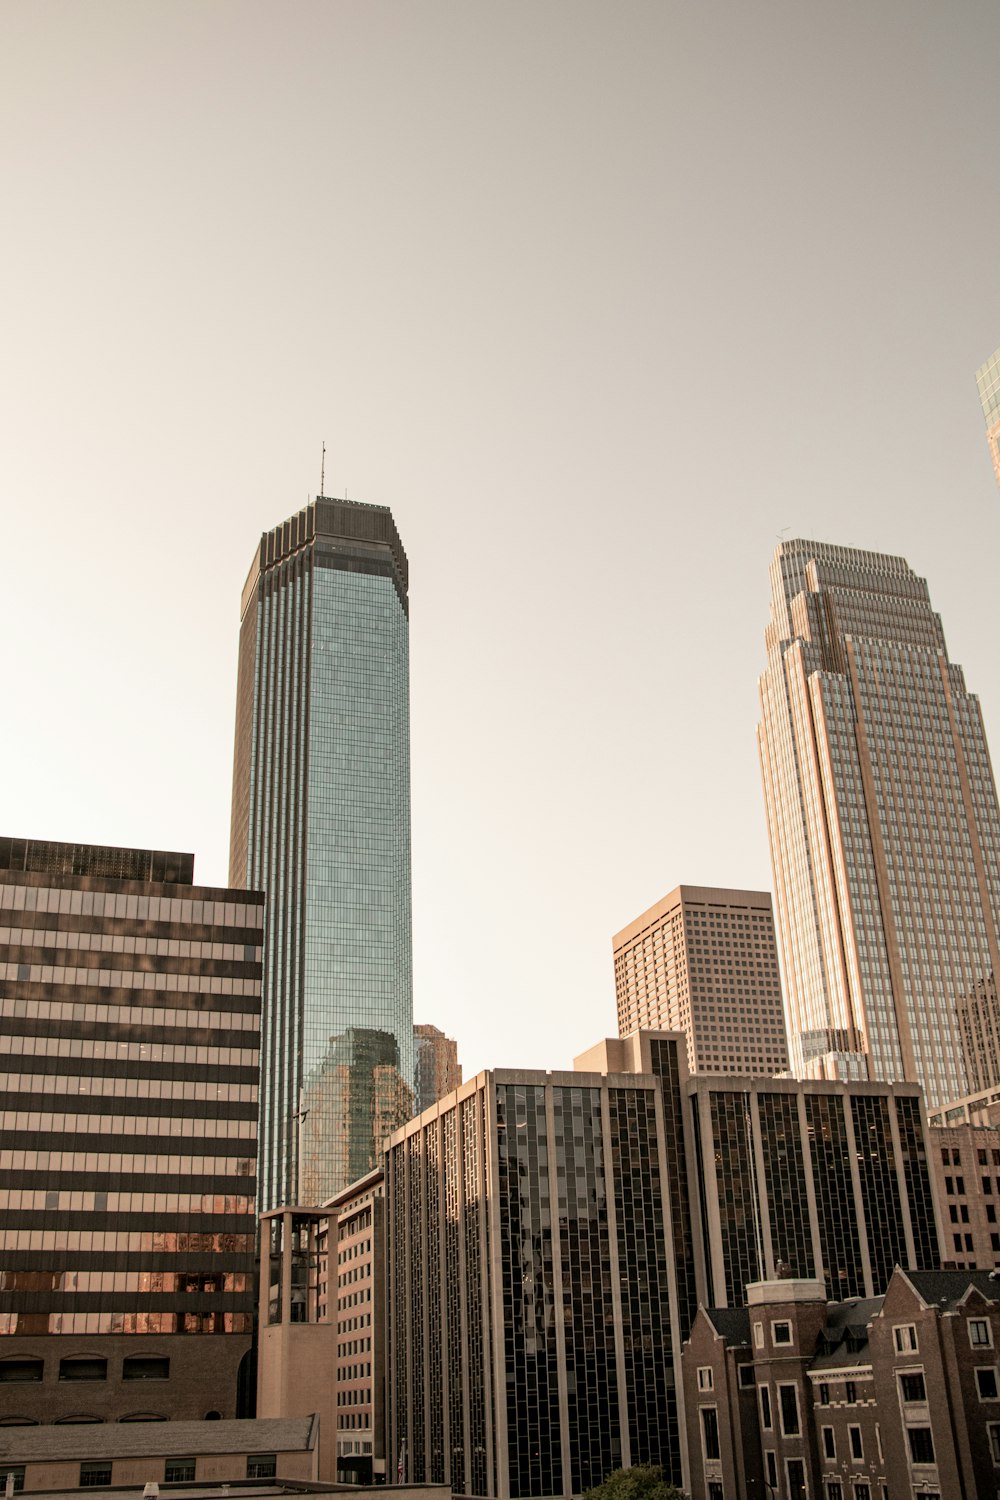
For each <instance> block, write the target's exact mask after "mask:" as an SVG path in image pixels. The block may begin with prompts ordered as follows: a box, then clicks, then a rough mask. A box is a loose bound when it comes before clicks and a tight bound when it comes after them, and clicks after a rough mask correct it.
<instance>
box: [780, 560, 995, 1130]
mask: <svg viewBox="0 0 1000 1500" xmlns="http://www.w3.org/2000/svg"><path fill="white" fill-rule="evenodd" d="M766 644H767V658H768V659H767V668H766V670H765V672H764V674H763V676H762V677H761V679H760V699H761V720H760V726H759V731H758V744H759V749H760V758H761V770H762V776H763V785H764V799H765V806H766V812H767V823H768V835H769V839H770V845H771V860H772V865H773V869H774V881H775V905H776V908H777V916H778V935H779V942H780V946H781V953H782V964H783V976H784V983H785V998H786V1004H787V1008H788V1016H789V1032H790V1038H789V1039H790V1043H791V1052H792V1067H793V1070H794V1071H795V1072H797V1073H806V1074H809V1075H811V1076H827V1077H841V1078H850V1077H855V1078H865V1077H869V1078H873V1079H884V1080H893V1079H908V1080H912V1081H915V1082H919V1083H921V1084H922V1085H923V1086H924V1088H925V1089H926V1091H927V1097H928V1102H929V1103H930V1104H936V1103H939V1102H941V1101H942V1100H947V1099H954V1098H959V1097H961V1096H963V1095H964V1094H966V1093H968V1092H969V1091H970V1090H969V1087H968V1080H969V1077H970V1073H971V1063H970V1059H968V1058H967V1057H966V1055H965V1047H964V1043H963V1027H962V1024H961V1019H960V1011H961V1009H962V1006H963V1003H964V1001H965V997H967V996H969V995H970V994H972V993H974V992H975V990H976V988H977V986H981V985H982V984H983V983H984V982H985V981H987V979H988V977H989V975H990V974H991V973H993V971H994V969H995V966H996V961H997V955H998V936H997V933H998V914H1000V810H998V805H997V794H996V786H995V783H994V780H993V772H992V768H991V765H990V758H989V750H988V747H987V743H986V735H985V731H984V728H983V721H982V715H981V712H980V708H979V703H978V700H977V699H976V698H975V697H974V696H973V695H972V694H970V693H968V692H967V691H966V687H965V681H964V677H963V674H962V670H961V668H960V667H959V666H956V665H955V664H954V663H952V662H950V661H949V660H948V656H947V652H946V649H945V642H944V635H943V632H942V629H941V622H940V619H939V617H938V616H937V615H936V614H935V613H934V611H933V609H932V608H931V604H930V599H929V596H928V592H927V585H926V583H925V582H924V580H923V579H921V578H918V577H917V576H916V575H915V574H914V573H913V572H912V570H911V569H910V568H909V566H908V565H907V563H906V562H905V561H904V559H903V558H900V557H891V556H885V555H882V554H880V553H874V552H862V551H857V550H855V549H853V548H848V547H836V546H830V545H827V544H825V543H817V542H808V541H792V542H784V543H782V544H781V545H780V546H779V547H778V549H777V551H776V552H775V555H774V560H773V562H772V565H771V623H770V625H769V626H768V629H767V633H766Z"/></svg>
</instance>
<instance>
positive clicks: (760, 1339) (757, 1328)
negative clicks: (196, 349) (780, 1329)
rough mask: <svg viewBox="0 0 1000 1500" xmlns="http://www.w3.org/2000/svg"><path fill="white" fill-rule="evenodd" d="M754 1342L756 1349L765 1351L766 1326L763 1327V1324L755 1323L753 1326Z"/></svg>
mask: <svg viewBox="0 0 1000 1500" xmlns="http://www.w3.org/2000/svg"><path fill="white" fill-rule="evenodd" d="M753 1342H754V1348H756V1349H763V1347H764V1325H763V1323H755V1324H754V1325H753Z"/></svg>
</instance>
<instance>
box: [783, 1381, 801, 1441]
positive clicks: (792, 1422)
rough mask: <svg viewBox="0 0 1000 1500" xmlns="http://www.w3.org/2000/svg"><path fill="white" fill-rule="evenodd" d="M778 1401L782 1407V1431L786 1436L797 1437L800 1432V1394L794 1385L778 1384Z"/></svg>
mask: <svg viewBox="0 0 1000 1500" xmlns="http://www.w3.org/2000/svg"><path fill="white" fill-rule="evenodd" d="M778 1401H779V1404H780V1407H781V1431H782V1434H783V1435H784V1436H785V1437H797V1436H798V1433H799V1395H798V1391H797V1390H796V1388H795V1386H794V1385H779V1386H778Z"/></svg>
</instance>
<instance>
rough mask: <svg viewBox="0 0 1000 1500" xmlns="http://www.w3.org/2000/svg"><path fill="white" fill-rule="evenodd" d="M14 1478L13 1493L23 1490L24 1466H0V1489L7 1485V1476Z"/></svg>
mask: <svg viewBox="0 0 1000 1500" xmlns="http://www.w3.org/2000/svg"><path fill="white" fill-rule="evenodd" d="M11 1474H13V1476H14V1491H15V1493H16V1492H17V1491H18V1490H23V1489H24V1464H0V1488H3V1487H4V1486H5V1485H6V1483H7V1478H8V1476H9V1475H11Z"/></svg>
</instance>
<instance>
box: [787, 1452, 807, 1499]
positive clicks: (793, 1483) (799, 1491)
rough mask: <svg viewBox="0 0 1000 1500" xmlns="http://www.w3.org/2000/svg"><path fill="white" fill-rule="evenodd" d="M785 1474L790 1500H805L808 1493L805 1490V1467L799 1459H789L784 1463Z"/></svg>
mask: <svg viewBox="0 0 1000 1500" xmlns="http://www.w3.org/2000/svg"><path fill="white" fill-rule="evenodd" d="M785 1473H786V1474H787V1475H788V1494H789V1497H790V1500H805V1497H806V1495H807V1493H808V1491H807V1490H806V1466H805V1464H804V1463H803V1462H802V1460H801V1458H790V1459H788V1460H787V1461H786V1463H785Z"/></svg>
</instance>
